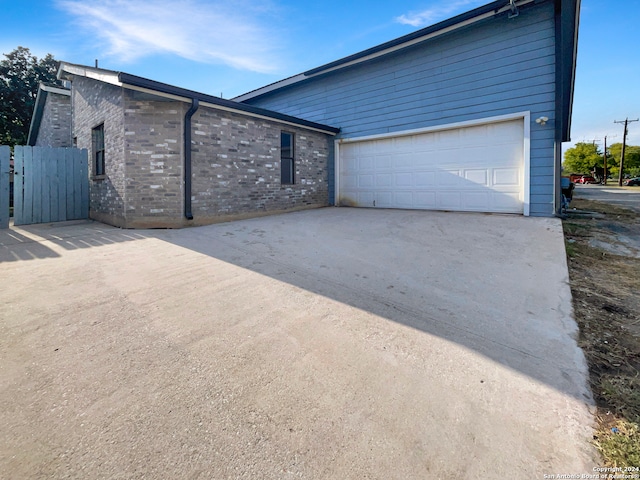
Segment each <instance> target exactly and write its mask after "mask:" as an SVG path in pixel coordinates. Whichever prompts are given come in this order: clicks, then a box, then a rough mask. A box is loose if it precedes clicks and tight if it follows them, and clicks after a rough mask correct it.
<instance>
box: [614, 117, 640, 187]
mask: <svg viewBox="0 0 640 480" xmlns="http://www.w3.org/2000/svg"><path fill="white" fill-rule="evenodd" d="M638 120H639V119H638V118H636V119H635V120H629V117H627V118H626V119H625V121H624V122H623V121H622V120H620V121H618V120H614V121H613V123H624V133H623V134H622V153H621V154H620V174H619V175H618V186H619V187H621V186H622V170H623V169H624V149H625V147H626V145H627V133H629V130H628V128H627V125H629V123H631V122H637V121H638Z"/></svg>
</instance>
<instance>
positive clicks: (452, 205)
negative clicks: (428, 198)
mask: <svg viewBox="0 0 640 480" xmlns="http://www.w3.org/2000/svg"><path fill="white" fill-rule="evenodd" d="M436 199H437V205H438V207H439V208H440V209H442V210H459V209H460V208H461V207H462V198H461V193H460V192H448V191H442V192H437V193H436Z"/></svg>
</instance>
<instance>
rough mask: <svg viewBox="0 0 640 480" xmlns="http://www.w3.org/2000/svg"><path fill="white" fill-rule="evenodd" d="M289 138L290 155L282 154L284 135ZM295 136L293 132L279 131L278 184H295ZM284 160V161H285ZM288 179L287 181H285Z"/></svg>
mask: <svg viewBox="0 0 640 480" xmlns="http://www.w3.org/2000/svg"><path fill="white" fill-rule="evenodd" d="M285 135H288V136H289V138H290V146H289V151H290V154H289V155H290V156H285V155H284V147H283V145H282V143H283V140H284V136H285ZM295 139H296V136H295V134H294V133H293V132H288V131H285V130H282V131H281V132H280V185H295V183H296V161H295V143H296V141H295ZM285 162H286V163H285ZM285 165H288V166H289V178H288V179H285ZM285 180H288V181H285Z"/></svg>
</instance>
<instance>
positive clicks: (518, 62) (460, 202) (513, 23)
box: [235, 0, 580, 216]
mask: <svg viewBox="0 0 640 480" xmlns="http://www.w3.org/2000/svg"><path fill="white" fill-rule="evenodd" d="M579 7H580V1H579V0H536V1H531V0H520V1H513V0H512V1H509V0H502V1H495V2H492V3H490V4H488V5H485V6H482V7H480V8H476V9H475V10H472V11H469V12H467V13H464V14H462V15H458V16H457V17H454V18H451V19H449V20H446V21H444V22H441V23H438V24H436V25H433V26H430V27H427V28H424V29H422V30H418V31H416V32H414V33H411V34H409V35H406V36H404V37H400V38H397V39H395V40H392V41H390V42H387V43H384V44H382V45H378V46H376V47H373V48H370V49H368V50H365V51H363V52H360V53H356V54H354V55H351V56H348V57H346V58H343V59H341V60H337V61H335V62H331V63H329V64H327V65H323V66H321V67H318V68H314V69H312V70H308V71H306V72H304V73H301V74H299V75H295V76H293V77H290V78H287V79H285V80H282V81H280V82H276V83H274V84H271V85H267V86H265V87H262V88H259V89H257V90H254V91H252V92H249V93H247V94H244V95H241V96H239V97H236V98H235V100H237V101H241V102H243V103H245V104H247V105H253V106H259V107H263V108H268V109H270V110H275V111H278V112H281V113H286V114H289V115H295V116H297V117H301V118H305V119H307V120H312V121H315V122H321V123H329V124H331V125H337V126H339V127H340V128H341V132H340V135H338V136H337V138H336V154H335V155H336V157H335V171H333V170H332V172H331V175H330V183H331V186H330V191H331V194H332V199H331V200H332V201H335V203H337V204H338V205H357V206H363V207H376V208H389V207H392V208H419V209H438V210H463V211H480V212H507V213H520V214H525V215H529V214H530V215H539V216H550V215H554V213H555V212H557V211H558V210H559V208H560V206H561V198H562V196H561V194H560V165H561V162H562V157H561V144H562V142H564V141H568V140H570V138H569V133H570V126H571V107H572V102H573V86H574V76H575V65H576V47H577V33H578V18H579Z"/></svg>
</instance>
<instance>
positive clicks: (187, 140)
mask: <svg viewBox="0 0 640 480" xmlns="http://www.w3.org/2000/svg"><path fill="white" fill-rule="evenodd" d="M199 106H200V102H199V101H198V99H197V98H194V99H192V101H191V107H190V108H189V110H187V113H186V114H185V116H184V216H185V218H186V219H187V220H193V213H192V212H191V117H193V114H194V113H196V110H198V107H199Z"/></svg>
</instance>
